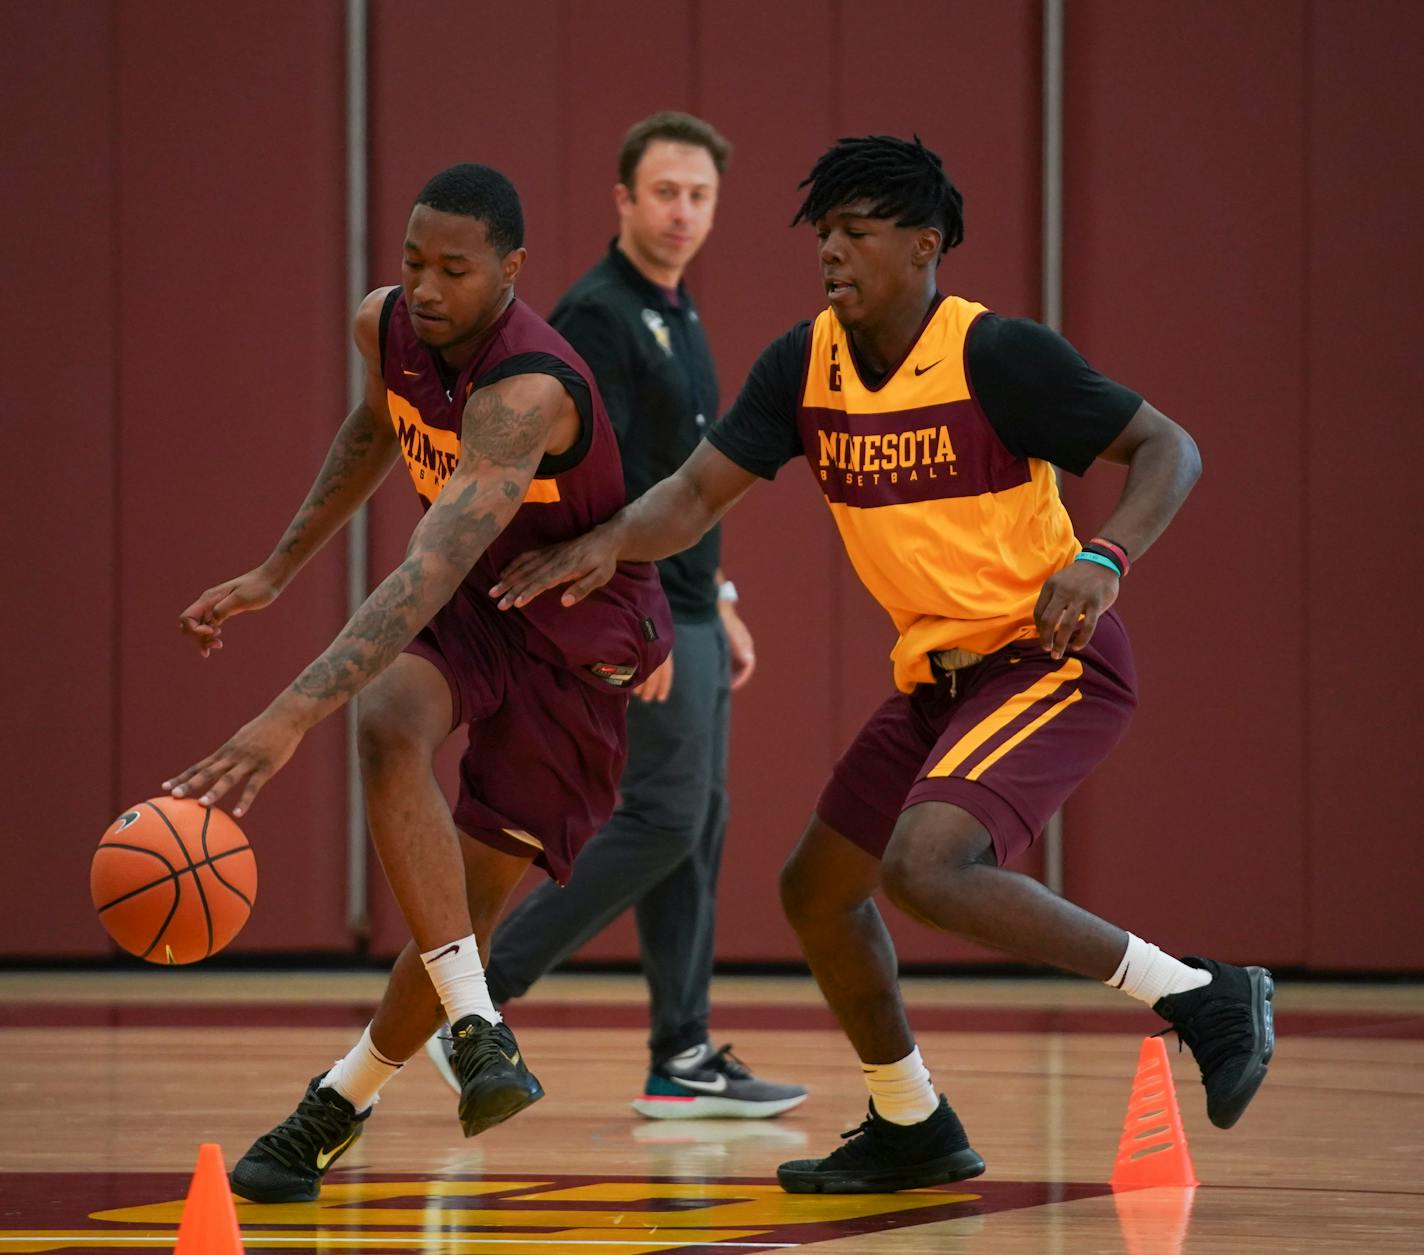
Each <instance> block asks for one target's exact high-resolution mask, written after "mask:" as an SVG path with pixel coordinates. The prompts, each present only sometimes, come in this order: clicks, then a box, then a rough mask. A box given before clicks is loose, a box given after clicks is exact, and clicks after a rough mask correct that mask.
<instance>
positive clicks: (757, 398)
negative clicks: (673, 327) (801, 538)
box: [707, 296, 1142, 692]
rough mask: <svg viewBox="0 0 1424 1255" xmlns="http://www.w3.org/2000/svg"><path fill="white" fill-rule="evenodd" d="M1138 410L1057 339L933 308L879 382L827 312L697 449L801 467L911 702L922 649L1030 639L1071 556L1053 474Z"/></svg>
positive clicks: (976, 310) (991, 318)
mask: <svg viewBox="0 0 1424 1255" xmlns="http://www.w3.org/2000/svg"><path fill="white" fill-rule="evenodd" d="M1141 404H1142V398H1141V397H1140V396H1138V395H1137V393H1135V392H1133V391H1131V390H1130V389H1128V388H1124V387H1123V386H1122V385H1121V384H1118V383H1115V382H1114V381H1113V380H1111V379H1108V378H1107V377H1106V376H1104V375H1102V374H1100V373H1099V372H1098V371H1096V370H1094V369H1093V368H1092V367H1091V366H1090V365H1089V364H1088V363H1087V362H1085V361H1084V360H1083V358H1082V356H1081V355H1080V354H1079V353H1078V351H1077V350H1076V349H1075V348H1074V347H1073V346H1072V345H1071V344H1069V343H1068V341H1067V340H1065V339H1063V337H1062V336H1060V335H1058V333H1057V332H1055V331H1052V330H1050V329H1049V328H1047V327H1044V326H1042V325H1040V324H1039V323H1036V322H1033V321H1031V320H1030V319H1025V318H1004V317H1001V316H1000V315H998V314H995V313H991V312H989V311H988V310H986V309H985V308H984V306H982V305H977V304H975V303H974V302H972V301H966V300H962V299H960V298H959V297H954V296H950V297H936V298H935V304H934V305H933V306H932V307H931V309H930V311H929V313H928V314H927V315H926V318H925V323H924V326H923V328H922V329H921V331H920V333H919V335H918V336H917V337H916V339H915V341H914V342H913V343H912V344H911V346H910V349H909V352H908V353H907V354H906V356H905V359H904V360H903V361H902V362H900V363H898V364H897V365H896V366H895V367H894V368H893V369H891V370H890V371H888V372H887V374H886V375H885V376H884V377H883V378H882V379H881V380H880V381H879V382H878V383H876V382H874V381H872V382H871V383H869V384H868V383H867V382H866V381H865V377H864V376H863V375H862V374H861V372H860V370H859V369H858V368H857V363H856V361H855V358H854V357H853V355H852V350H851V342H850V339H849V336H848V335H847V333H846V331H845V329H844V328H843V327H842V326H841V324H840V322H839V320H838V319H837V318H836V316H835V314H834V313H832V312H831V311H830V310H826V311H825V312H823V313H822V314H821V315H820V316H819V317H817V318H816V319H815V321H814V322H803V323H798V324H797V325H796V326H795V327H793V328H792V329H791V330H790V331H789V332H788V333H787V334H786V335H784V336H782V337H780V339H778V340H775V341H773V342H772V343H771V344H770V345H768V346H767V348H766V349H765V351H763V353H762V354H761V356H760V357H759V358H758V359H757V362H756V364H755V365H754V366H753V367H752V369H751V372H750V373H749V374H748V376H747V379H746V382H745V383H744V384H743V386H742V390H741V393H740V395H739V396H738V397H737V400H736V402H735V403H734V404H733V406H732V408H731V409H730V410H729V411H728V412H727V414H726V415H725V416H724V417H723V418H722V420H721V421H720V422H719V423H718V424H717V425H716V426H715V427H714V428H713V429H712V430H711V431H710V432H708V435H707V439H708V440H709V442H710V443H711V444H712V445H713V446H715V447H716V448H717V449H718V450H720V451H721V452H722V453H723V454H725V455H726V456H727V457H729V458H730V459H731V460H732V461H733V462H735V463H736V464H737V465H739V466H741V467H742V468H744V469H745V470H748V471H751V472H752V473H754V474H757V475H762V476H764V477H766V478H768V479H770V478H773V477H774V476H775V475H776V472H777V470H778V469H779V468H780V467H782V466H784V465H785V464H786V463H787V462H789V461H791V460H792V459H795V458H799V457H805V458H806V460H807V462H808V463H809V464H810V467H811V471H812V473H813V474H814V475H815V476H816V480H817V482H818V483H819V484H820V487H821V492H822V494H823V495H824V496H825V499H826V504H827V506H829V508H830V511H831V514H832V516H833V517H834V519H835V521H836V526H837V527H838V528H839V529H840V534H841V539H842V540H843V541H844V543H845V547H846V552H847V553H848V554H849V555H850V560H851V562H852V563H853V564H854V566H855V569H856V573H857V574H858V575H859V576H860V578H861V580H862V581H863V582H864V584H865V586H866V588H868V589H869V590H870V592H871V595H872V596H874V598H875V600H876V601H878V602H879V603H880V604H881V605H882V606H884V607H885V610H886V612H887V613H888V614H889V615H890V618H891V619H892V620H893V621H894V623H895V629H896V631H897V632H898V633H899V636H900V639H899V640H898V641H897V642H896V644H895V648H894V650H893V652H892V654H891V658H892V660H893V662H894V665H895V683H896V684H897V686H898V687H899V688H901V689H902V690H904V691H906V692H909V691H910V690H911V689H912V688H913V687H914V686H915V685H916V684H921V683H926V682H928V681H930V680H932V679H933V674H932V672H931V667H930V655H931V654H934V653H937V652H939V651H941V650H952V649H958V650H963V651H966V652H968V653H971V654H989V653H993V652H994V651H995V650H997V649H1001V648H1003V646H1005V645H1007V644H1008V643H1009V642H1010V641H1013V640H1016V639H1018V638H1021V637H1029V636H1032V635H1033V634H1034V627H1033V608H1034V605H1035V603H1036V602H1037V600H1038V595H1039V593H1040V591H1041V590H1042V588H1043V585H1044V582H1045V581H1046V580H1047V579H1048V578H1049V576H1051V575H1052V574H1053V573H1054V572H1055V571H1058V570H1061V569H1062V568H1063V567H1064V566H1066V565H1067V564H1068V563H1069V562H1071V561H1072V560H1073V559H1074V557H1076V556H1077V554H1078V551H1079V546H1078V542H1077V540H1076V539H1075V538H1074V535H1073V526H1072V523H1071V522H1070V521H1069V518H1068V514H1067V512H1066V511H1065V510H1064V508H1063V503H1062V502H1061V501H1060V500H1059V497H1058V485H1057V481H1056V480H1055V478H1054V472H1053V467H1054V466H1055V465H1056V466H1060V467H1063V468H1064V469H1066V470H1069V471H1072V472H1074V473H1075V474H1082V473H1083V471H1085V470H1086V469H1087V468H1088V467H1089V466H1090V465H1091V464H1092V462H1093V460H1094V459H1095V458H1097V457H1098V456H1099V455H1100V454H1101V453H1102V452H1103V450H1104V449H1106V448H1107V447H1108V445H1110V444H1111V443H1112V441H1113V440H1114V439H1115V438H1116V437H1117V435H1118V434H1119V433H1120V432H1121V431H1122V429H1123V428H1124V427H1125V426H1126V425H1127V423H1128V422H1129V421H1130V420H1131V418H1132V416H1133V414H1134V413H1136V412H1137V409H1138V408H1139V406H1140V405H1141ZM1049 459H1051V460H1052V461H1051V462H1050V460H1049Z"/></svg>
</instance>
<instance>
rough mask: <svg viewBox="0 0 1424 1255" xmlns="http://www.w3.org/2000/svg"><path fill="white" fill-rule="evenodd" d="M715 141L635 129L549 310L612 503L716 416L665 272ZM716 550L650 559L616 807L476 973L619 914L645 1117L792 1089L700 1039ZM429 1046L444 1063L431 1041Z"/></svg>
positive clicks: (497, 982)
mask: <svg viewBox="0 0 1424 1255" xmlns="http://www.w3.org/2000/svg"><path fill="white" fill-rule="evenodd" d="M730 151H731V149H730V146H729V145H728V143H727V141H726V140H725V139H723V138H722V136H721V135H719V134H718V133H717V131H716V130H714V129H713V128H712V127H711V126H709V125H708V124H707V123H706V122H703V121H702V120H701V119H699V118H694V117H691V116H689V115H688V114H685V113H659V114H654V115H653V116H652V117H650V118H646V119H644V120H643V121H642V122H639V123H637V124H636V125H634V126H633V127H632V128H631V129H630V130H629V132H628V134H627V136H626V137H625V138H624V141H623V147H622V150H621V152H620V154H619V163H618V178H619V182H618V185H617V186H616V187H615V188H614V200H615V203H616V204H617V207H618V217H619V233H618V238H617V239H616V240H615V241H614V242H613V244H612V245H611V247H610V248H609V250H608V255H607V256H606V257H604V258H603V260H601V261H600V262H598V264H597V265H595V266H594V267H593V268H592V269H591V270H590V271H588V273H587V274H585V275H584V276H583V277H582V278H581V279H579V280H578V282H577V283H575V284H574V285H573V287H571V288H570V289H569V290H568V292H567V293H565V295H564V297H563V299H562V300H560V301H559V303H558V305H557V306H555V308H554V312H553V314H552V315H551V316H550V319H549V321H550V323H551V324H552V325H553V326H554V327H555V328H556V329H557V330H558V331H559V332H561V333H562V334H563V336H564V337H565V338H566V339H567V340H568V341H569V342H570V343H571V344H572V345H573V346H574V348H575V349H577V350H578V352H579V354H580V355H581V356H582V357H583V358H584V360H585V361H586V362H587V363H588V364H589V366H590V367H592V369H593V373H594V377H595V378H596V379H597V380H598V387H599V391H600V392H601V393H602V395H603V402H604V405H605V406H606V408H607V410H608V415H609V417H610V418H611V419H612V420H613V427H614V430H615V431H616V432H617V434H618V444H619V449H620V451H621V453H622V456H623V476H624V480H625V481H626V483H627V488H628V497H629V500H632V499H633V498H635V497H638V496H641V495H642V494H643V493H644V492H646V491H647V490H648V489H649V488H651V487H652V486H653V485H654V484H656V483H657V482H658V481H659V480H661V479H664V478H666V477H667V476H669V475H671V474H672V473H673V472H674V471H676V470H677V468H678V467H679V466H681V465H682V463H683V461H684V460H685V459H686V458H687V455H688V454H689V453H691V452H692V450H693V449H694V448H695V447H696V446H697V444H698V442H699V441H700V440H701V439H702V436H703V434H704V432H705V431H706V429H707V427H708V426H709V425H710V424H711V423H712V422H713V421H714V420H715V419H716V417H717V413H718V401H717V373H716V367H715V365H714V363H713V361H712V352H711V350H710V348H709V347H708V345H707V338H706V336H705V335H704V334H703V330H702V323H701V320H700V319H699V318H698V316H697V307H696V306H695V305H694V304H693V302H692V298H691V296H690V295H689V294H688V291H687V288H686V286H685V285H684V284H683V282H682V275H683V271H684V270H685V269H686V267H687V264H688V263H689V262H690V261H691V260H692V258H693V257H694V256H695V255H696V253H697V250H698V249H699V248H700V247H701V246H702V242H703V241H704V240H705V239H706V238H707V234H708V232H710V231H711V229H712V218H713V213H714V211H715V209H716V203H717V185H718V181H719V178H720V175H721V173H722V170H723V168H724V167H725V165H726V161H727V157H728V155H729V153H730ZM720 545H721V538H720V535H719V532H718V529H717V528H715V527H714V528H713V529H712V530H711V531H709V532H708V533H707V535H706V536H704V537H703V538H702V539H701V540H700V541H699V542H698V543H697V544H696V545H694V546H693V547H692V548H690V549H687V550H684V551H683V552H682V553H679V554H676V555H674V556H673V557H671V558H668V559H666V560H665V561H663V562H660V563H659V564H658V570H659V573H660V574H661V576H662V582H663V588H664V590H665V591H666V593H667V598H668V602H669V604H670V605H671V607H672V612H673V619H674V622H675V628H676V633H675V640H674V644H673V653H672V656H671V657H669V658H668V660H667V662H666V663H664V664H663V666H662V667H661V668H659V670H658V671H656V672H654V674H653V675H652V676H651V677H649V679H648V680H647V681H646V682H645V683H644V684H643V685H642V687H641V688H639V689H638V690H637V692H636V695H635V698H634V700H633V702H632V704H631V708H630V710H629V712H628V742H629V748H628V766H627V768H626V770H625V771H624V774H623V779H622V783H621V785H620V792H621V798H622V800H621V805H620V807H619V809H618V811H617V812H616V813H615V814H614V816H613V818H612V820H610V821H609V823H608V826H607V827H606V828H604V830H603V831H602V832H601V833H600V834H599V835H598V836H597V837H595V838H594V839H593V841H591V842H590V843H589V845H588V846H587V848H586V849H585V850H584V851H583V853H582V855H581V856H580V858H579V862H578V866H577V867H576V869H575V871H574V874H573V876H572V878H571V879H570V881H569V883H568V885H567V886H566V887H564V888H563V889H560V888H558V887H557V886H555V885H554V884H552V883H549V884H546V885H541V886H540V887H539V888H537V889H535V890H534V892H533V893H531V894H530V895H529V896H528V897H527V898H526V899H525V900H524V901H523V903H521V904H520V906H519V907H517V908H516V909H515V910H514V911H513V912H512V913H511V914H510V915H509V916H508V917H507V918H506V919H505V921H504V923H503V924H501V925H500V926H499V928H498V929H497V930H496V931H495V934H494V939H493V941H492V943H491V947H490V961H489V965H488V968H487V974H488V981H489V988H490V992H491V994H492V995H493V997H494V1000H495V1002H496V1003H502V1002H505V1001H507V1000H508V999H510V998H517V997H519V996H520V995H521V994H523V993H524V992H525V991H526V990H527V989H528V988H529V987H530V986H531V985H532V984H533V983H534V982H535V981H536V980H538V979H539V977H540V976H542V975H543V974H544V973H545V972H547V971H548V970H549V969H550V968H552V967H554V966H555V965H557V964H558V963H560V962H562V961H563V960H564V959H565V958H567V957H568V956H569V955H570V954H572V953H573V952H574V951H576V950H577V949H578V948H579V947H580V946H582V945H583V944H584V942H586V941H588V940H589V938H591V937H593V936H594V935H595V934H596V933H598V932H599V931H601V930H602V929H603V928H604V927H605V926H606V925H608V924H609V923H611V922H612V921H613V920H614V919H616V918H617V917H618V916H619V915H621V914H622V913H623V911H624V910H625V909H626V908H627V907H629V906H632V907H633V908H634V909H635V911H636V913H637V920H638V941H639V947H640V949H641V952H642V963H643V971H644V973H645V975H646V976H647V980H648V987H649V991H650V993H651V999H652V1007H651V1018H652V1031H651V1037H650V1039H649V1043H648V1045H649V1049H650V1052H651V1055H652V1066H651V1068H650V1070H649V1073H648V1079H647V1082H646V1084H645V1085H644V1088H643V1092H642V1093H641V1094H640V1095H639V1097H637V1098H636V1099H635V1100H634V1102H633V1106H634V1108H635V1109H636V1110H637V1111H639V1112H640V1113H641V1114H643V1115H645V1116H649V1117H651V1118H654V1119H662V1118H673V1117H676V1118H680V1119H686V1118H688V1117H700V1116H713V1117H721V1118H727V1117H752V1118H758V1117H765V1116H774V1115H777V1114H779V1113H780V1112H782V1111H786V1110H788V1109H790V1108H791V1107H795V1106H797V1105H798V1104H799V1103H801V1102H802V1101H803V1100H804V1099H805V1097H806V1091H805V1089H804V1088H802V1087H801V1086H799V1085H780V1084H774V1083H772V1082H768V1081H759V1080H757V1079H756V1078H755V1077H753V1076H752V1075H751V1073H750V1072H748V1071H747V1069H746V1068H745V1067H744V1066H743V1065H742V1064H741V1063H740V1062H739V1061H738V1060H737V1059H736V1058H735V1057H734V1056H733V1055H732V1054H731V1053H730V1048H729V1047H726V1046H724V1047H722V1048H721V1049H720V1050H719V1049H716V1048H714V1047H713V1045H712V1043H711V1041H710V1040H709V1039H708V1036H707V1019H708V984H709V981H710V979H711V975H712V957H713V932H714V924H715V916H716V899H717V875H718V871H719V869H720V866H721V861H722V838H723V834H724V832H725V829H726V819H727V795H726V761H727V724H728V715H729V705H730V702H729V694H730V692H731V691H732V690H735V689H737V688H740V687H741V686H742V685H743V684H745V683H746V682H747V680H748V679H750V678H751V674H752V670H753V668H754V666H755V658H754V654H753V649H752V638H751V634H750V633H749V632H748V631H747V628H746V626H745V625H744V624H743V623H742V620H741V618H740V617H739V616H738V614H737V610H736V604H737V594H736V589H735V588H734V587H733V586H732V583H731V582H730V581H729V580H725V579H723V578H722V573H721V571H720V569H719V566H718V554H719V550H720ZM445 1045H446V1046H447V1047H448V1043H445ZM432 1055H433V1057H435V1059H436V1062H437V1064H440V1063H441V1062H442V1061H443V1053H442V1051H441V1043H440V1041H439V1039H432ZM441 1070H442V1072H444V1071H446V1069H445V1068H442V1069H441ZM448 1079H449V1076H448V1075H447V1080H448Z"/></svg>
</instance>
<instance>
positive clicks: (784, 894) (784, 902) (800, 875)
mask: <svg viewBox="0 0 1424 1255" xmlns="http://www.w3.org/2000/svg"><path fill="white" fill-rule="evenodd" d="M779 887H780V890H781V909H782V911H783V912H784V913H785V915H786V920H787V922H788V923H789V924H790V925H791V926H792V927H793V928H798V927H800V925H801V924H803V923H805V922H806V921H807V920H808V919H809V918H810V915H811V912H812V908H813V904H814V895H813V894H812V892H811V877H809V876H808V875H807V874H806V870H805V868H804V867H802V865H801V864H800V862H799V861H798V860H797V858H796V856H795V854H793V855H792V856H791V857H790V858H789V859H787V860H786V862H785V863H783V864H782V867H781V878H780V881H779Z"/></svg>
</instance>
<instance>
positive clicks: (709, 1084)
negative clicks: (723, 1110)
mask: <svg viewBox="0 0 1424 1255" xmlns="http://www.w3.org/2000/svg"><path fill="white" fill-rule="evenodd" d="M672 1079H673V1080H675V1081H676V1082H677V1083H678V1084H679V1085H686V1086H687V1088H688V1089H700V1090H702V1091H703V1092H704V1093H708V1094H720V1093H721V1092H722V1091H723V1090H724V1089H726V1088H727V1078H726V1077H725V1076H719V1077H718V1078H717V1079H716V1080H715V1081H693V1080H689V1079H688V1078H687V1077H683V1076H675V1077H673V1078H672Z"/></svg>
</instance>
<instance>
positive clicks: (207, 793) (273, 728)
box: [163, 710, 306, 816]
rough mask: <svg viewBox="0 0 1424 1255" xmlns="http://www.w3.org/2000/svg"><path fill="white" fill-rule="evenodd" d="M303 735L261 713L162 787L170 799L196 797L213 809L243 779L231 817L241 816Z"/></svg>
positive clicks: (280, 719) (302, 731) (285, 722)
mask: <svg viewBox="0 0 1424 1255" xmlns="http://www.w3.org/2000/svg"><path fill="white" fill-rule="evenodd" d="M305 732H306V730H305V729H304V728H302V727H299V726H298V725H296V724H294V723H292V722H291V721H290V720H289V719H284V718H283V717H282V716H280V715H275V714H273V713H272V712H271V711H270V710H268V711H264V712H263V713H262V714H260V715H258V716H257V718H256V719H254V720H253V721H252V722H251V723H249V724H247V725H246V727H243V728H240V729H238V731H237V732H235V733H234V734H233V735H232V737H230V738H229V739H228V740H227V741H226V742H224V743H223V745H221V746H220V747H219V748H218V749H216V750H214V751H213V752H212V753H211V754H209V755H208V756H207V757H206V758H203V759H200V760H199V761H198V762H196V763H194V764H193V765H192V766H191V767H189V768H188V769H187V771H180V772H179V773H178V774H177V775H176V776H174V777H173V779H171V780H165V781H164V782H163V787H164V789H165V790H166V791H167V792H169V793H171V794H172V795H173V796H174V797H192V796H194V795H195V794H196V795H198V801H199V802H200V803H202V805H204V806H213V805H215V804H216V803H217V802H219V801H221V800H222V798H223V796H224V795H225V794H227V793H228V792H230V791H231V790H232V789H234V788H236V787H237V786H238V785H239V784H240V783H241V782H242V781H243V780H246V782H247V784H246V787H245V788H244V789H243V790H242V796H241V797H239V798H238V800H237V805H236V806H234V807H233V808H232V813H233V815H234V816H238V815H241V814H242V813H243V812H244V811H247V810H249V809H250V808H251V806H252V803H253V800H254V799H255V798H256V797H257V794H258V792H259V790H261V788H262V786H263V785H264V784H266V783H267V781H269V780H270V779H271V778H272V777H273V776H275V775H276V774H277V773H278V772H279V771H281V770H282V768H283V767H284V766H285V765H286V763H287V760H288V759H289V758H291V756H292V755H293V753H295V752H296V748H297V746H298V744H300V742H301V739H302V737H303V736H304V735H305Z"/></svg>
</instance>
